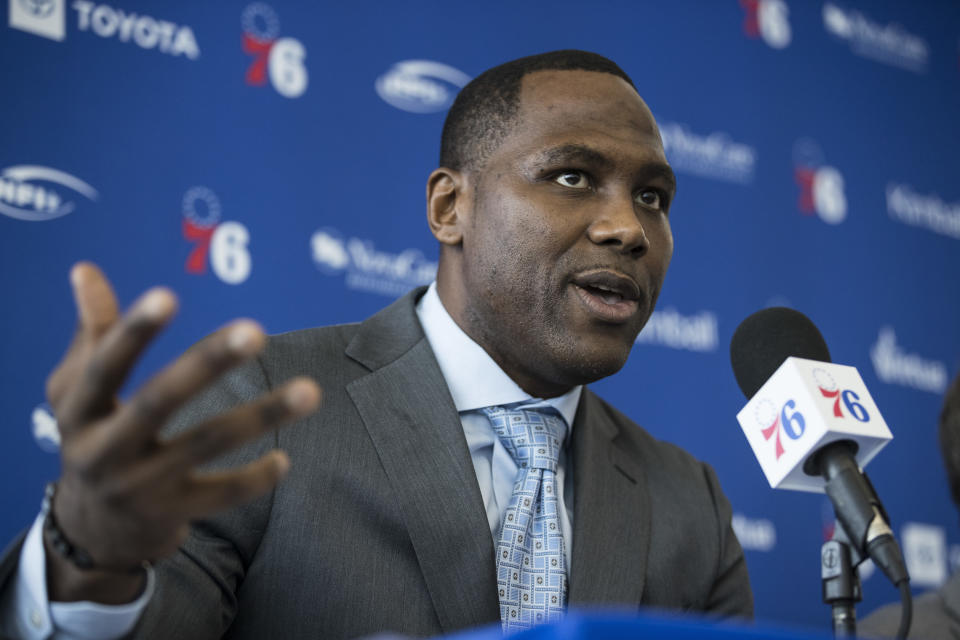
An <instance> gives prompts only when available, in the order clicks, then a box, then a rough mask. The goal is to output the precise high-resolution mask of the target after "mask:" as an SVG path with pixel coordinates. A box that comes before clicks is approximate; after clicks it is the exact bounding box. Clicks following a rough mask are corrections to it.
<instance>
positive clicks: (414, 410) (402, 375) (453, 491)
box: [347, 292, 500, 632]
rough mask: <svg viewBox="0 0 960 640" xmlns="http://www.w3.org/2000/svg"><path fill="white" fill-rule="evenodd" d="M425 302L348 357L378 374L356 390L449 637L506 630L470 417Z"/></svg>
mask: <svg viewBox="0 0 960 640" xmlns="http://www.w3.org/2000/svg"><path fill="white" fill-rule="evenodd" d="M419 293H420V292H414V293H413V294H411V295H409V296H407V297H406V298H404V299H401V300H400V301H398V302H397V303H395V304H394V305H391V306H390V307H388V308H387V309H385V310H384V311H382V312H380V313H379V314H377V315H376V316H373V317H372V318H370V319H369V320H367V321H366V322H365V323H363V325H361V327H360V329H359V330H358V332H357V335H356V337H355V338H354V340H353V341H352V342H351V343H350V345H349V346H348V348H347V355H349V356H350V357H351V358H353V359H355V360H357V361H358V362H360V363H361V364H364V365H365V366H367V367H368V368H370V369H371V370H372V371H371V373H370V374H369V375H367V376H364V377H362V378H359V379H357V380H355V381H353V382H352V383H350V384H349V385H347V392H348V393H349V394H350V397H351V399H352V400H353V402H354V404H355V405H356V407H357V410H358V411H359V413H360V416H361V418H362V419H363V422H364V425H365V426H366V428H367V431H368V433H369V434H370V438H371V440H372V441H373V444H374V446H375V447H376V449H377V453H378V455H379V456H380V460H381V462H382V464H383V467H384V469H385V470H386V473H387V476H388V477H389V478H390V481H391V482H392V484H393V486H394V488H395V489H396V492H397V498H398V500H399V502H400V506H401V510H402V512H403V513H404V517H405V523H406V527H407V530H408V532H409V534H410V539H411V542H412V543H413V548H414V551H415V553H416V555H417V560H418V562H419V563H420V568H421V569H422V571H423V575H424V578H425V580H426V583H427V588H428V589H429V591H430V595H431V597H432V599H433V604H434V607H435V609H436V612H437V617H438V619H439V620H440V624H441V626H442V628H443V629H444V631H446V632H449V631H453V630H455V629H460V628H463V627H468V626H475V625H479V624H484V623H488V622H493V621H497V620H499V618H500V608H499V602H498V598H497V582H496V573H495V570H494V566H495V560H494V549H493V540H492V538H491V536H490V528H489V525H488V524H487V519H486V514H485V512H484V508H483V499H482V498H481V496H480V489H479V487H478V485H477V476H476V472H475V471H474V468H473V463H472V461H471V459H470V452H469V450H468V449H467V444H466V440H465V438H464V435H463V429H462V426H461V423H460V416H459V414H458V413H457V411H456V409H455V408H454V406H453V400H452V399H451V398H450V393H449V391H448V390H447V385H446V382H445V381H444V379H443V375H442V374H441V372H440V368H439V367H438V366H437V363H436V359H435V358H434V355H433V352H432V351H431V350H430V346H429V344H428V343H427V341H426V339H425V338H424V337H423V332H422V330H421V328H420V325H419V323H418V322H417V319H416V314H415V312H414V302H415V300H416V297H417V295H418V294H419Z"/></svg>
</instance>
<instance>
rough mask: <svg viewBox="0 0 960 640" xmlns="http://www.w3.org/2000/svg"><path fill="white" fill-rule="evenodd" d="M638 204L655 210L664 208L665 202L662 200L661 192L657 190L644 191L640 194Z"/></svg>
mask: <svg viewBox="0 0 960 640" xmlns="http://www.w3.org/2000/svg"><path fill="white" fill-rule="evenodd" d="M637 202H639V203H640V204H642V205H644V206H645V207H652V208H653V209H662V208H663V200H662V199H661V198H660V192H659V191H657V190H656V189H644V190H643V191H641V192H640V193H638V194H637Z"/></svg>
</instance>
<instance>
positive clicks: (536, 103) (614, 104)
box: [518, 69, 660, 141]
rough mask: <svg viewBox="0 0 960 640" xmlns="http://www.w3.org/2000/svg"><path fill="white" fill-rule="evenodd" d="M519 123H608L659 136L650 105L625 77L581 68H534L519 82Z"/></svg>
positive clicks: (578, 124)
mask: <svg viewBox="0 0 960 640" xmlns="http://www.w3.org/2000/svg"><path fill="white" fill-rule="evenodd" d="M520 87H521V88H520V96H519V105H518V106H519V109H518V119H519V120H520V121H521V122H522V125H521V126H525V127H526V126H538V125H539V126H543V127H550V126H551V125H562V124H563V123H565V122H569V123H571V124H574V125H576V126H582V125H583V124H589V123H590V122H591V121H593V122H596V123H597V124H608V125H616V126H622V127H628V128H633V129H635V130H636V131H637V132H638V133H641V134H647V135H652V136H654V137H655V138H656V139H657V141H659V140H660V131H659V129H658V128H657V124H656V121H655V120H654V118H653V114H652V113H651V112H650V109H649V107H647V104H646V103H645V102H644V101H643V99H642V98H641V97H640V95H639V94H638V93H637V91H636V89H634V88H633V86H631V85H630V83H628V82H627V81H626V80H624V79H623V78H620V77H619V76H616V75H613V74H611V73H605V72H600V71H583V70H579V69H577V70H561V71H558V70H549V71H534V72H532V73H529V74H527V75H526V76H524V78H523V80H522V82H521V85H520Z"/></svg>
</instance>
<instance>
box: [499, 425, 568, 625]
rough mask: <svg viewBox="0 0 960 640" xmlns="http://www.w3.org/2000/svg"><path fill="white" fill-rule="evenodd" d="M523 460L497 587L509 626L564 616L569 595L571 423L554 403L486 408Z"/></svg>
mask: <svg viewBox="0 0 960 640" xmlns="http://www.w3.org/2000/svg"><path fill="white" fill-rule="evenodd" d="M483 412H484V413H485V414H486V416H487V418H489V419H490V423H491V424H492V425H493V430H494V431H495V432H496V433H497V435H498V436H499V437H500V441H501V442H502V443H503V446H504V447H505V448H506V450H507V451H508V452H509V453H510V455H511V456H513V459H514V461H516V463H517V467H518V470H517V481H516V484H515V485H514V487H513V496H511V498H510V505H509V506H508V507H507V510H506V512H505V513H504V516H503V523H502V524H501V525H500V541H499V543H498V544H497V589H498V591H499V594H500V619H501V620H502V621H503V630H504V631H513V630H521V629H529V628H530V627H532V626H533V625H534V624H539V623H541V622H552V621H555V620H559V619H560V617H561V616H562V615H563V611H564V608H565V606H566V601H567V567H566V558H565V556H564V553H563V533H562V532H561V529H560V514H559V508H560V506H559V502H558V501H557V492H558V491H559V490H560V488H559V487H558V486H557V475H556V471H557V458H558V457H559V455H560V449H561V447H562V446H563V437H564V434H565V433H566V429H567V427H566V423H564V421H563V418H561V417H560V415H559V414H557V412H556V411H555V410H553V409H550V408H542V409H504V408H503V407H488V408H486V409H483Z"/></svg>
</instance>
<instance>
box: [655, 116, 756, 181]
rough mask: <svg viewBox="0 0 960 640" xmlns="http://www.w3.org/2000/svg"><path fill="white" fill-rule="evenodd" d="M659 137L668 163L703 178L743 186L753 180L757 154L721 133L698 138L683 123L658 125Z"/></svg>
mask: <svg viewBox="0 0 960 640" xmlns="http://www.w3.org/2000/svg"><path fill="white" fill-rule="evenodd" d="M660 136H661V137H662V138H663V150H664V152H665V153H666V154H667V158H668V159H669V160H670V164H671V165H672V166H673V168H674V169H676V170H678V171H685V172H687V173H692V174H695V175H699V176H702V177H705V178H713V179H716V180H725V181H728V182H737V183H742V184H746V183H749V182H752V181H753V173H754V167H755V166H756V163H757V151H756V149H754V148H753V147H750V146H749V145H746V144H742V143H740V142H735V141H734V140H732V139H731V138H730V136H729V135H728V134H726V133H724V132H723V131H714V132H712V133H709V134H706V135H701V134H698V133H694V132H693V131H691V130H690V128H689V127H687V126H686V125H684V124H680V123H676V122H662V123H661V124H660Z"/></svg>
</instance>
